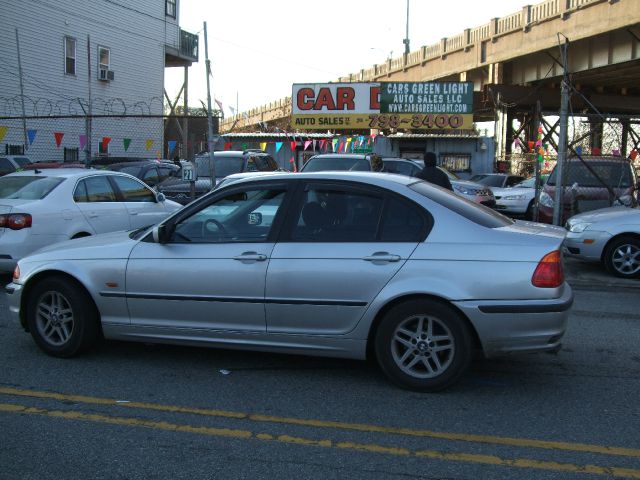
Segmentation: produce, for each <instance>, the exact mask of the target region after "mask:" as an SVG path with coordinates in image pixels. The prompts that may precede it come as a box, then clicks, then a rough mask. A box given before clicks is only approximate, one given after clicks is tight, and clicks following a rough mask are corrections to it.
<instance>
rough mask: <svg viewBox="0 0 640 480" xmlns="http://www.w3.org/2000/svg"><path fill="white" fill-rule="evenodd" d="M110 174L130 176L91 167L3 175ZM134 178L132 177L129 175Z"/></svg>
mask: <svg viewBox="0 0 640 480" xmlns="http://www.w3.org/2000/svg"><path fill="white" fill-rule="evenodd" d="M107 173H108V174H110V175H124V176H127V177H131V175H128V174H126V173H121V172H114V171H111V170H102V169H100V170H98V169H93V168H46V169H42V170H37V169H36V170H23V171H20V172H13V173H10V174H8V175H5V177H9V176H11V177H30V176H36V175H37V176H40V177H64V178H76V177H83V176H86V175H92V174H93V175H95V174H107ZM131 178H134V177H131Z"/></svg>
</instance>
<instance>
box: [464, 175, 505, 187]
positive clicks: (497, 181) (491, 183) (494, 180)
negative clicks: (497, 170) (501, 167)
mask: <svg viewBox="0 0 640 480" xmlns="http://www.w3.org/2000/svg"><path fill="white" fill-rule="evenodd" d="M471 181H472V182H476V183H480V184H482V185H486V186H487V187H501V186H502V184H503V183H504V177H503V176H501V175H474V176H473V177H471Z"/></svg>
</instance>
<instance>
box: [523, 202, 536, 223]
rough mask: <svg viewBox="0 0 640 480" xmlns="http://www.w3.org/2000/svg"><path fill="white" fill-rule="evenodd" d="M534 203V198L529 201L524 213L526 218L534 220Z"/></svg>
mask: <svg viewBox="0 0 640 480" xmlns="http://www.w3.org/2000/svg"><path fill="white" fill-rule="evenodd" d="M534 203H535V201H534V200H531V201H530V202H529V205H528V206H527V211H526V212H525V213H524V219H525V220H533V204H534Z"/></svg>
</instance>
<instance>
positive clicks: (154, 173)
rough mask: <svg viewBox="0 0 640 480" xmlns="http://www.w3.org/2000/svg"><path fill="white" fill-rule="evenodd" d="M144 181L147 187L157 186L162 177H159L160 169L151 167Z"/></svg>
mask: <svg viewBox="0 0 640 480" xmlns="http://www.w3.org/2000/svg"><path fill="white" fill-rule="evenodd" d="M142 181H143V182H144V183H146V184H147V185H151V186H153V185H155V184H157V183H158V182H159V181H160V176H159V175H158V169H157V168H156V167H151V168H150V169H149V170H147V171H146V172H145V174H144V175H143V176H142Z"/></svg>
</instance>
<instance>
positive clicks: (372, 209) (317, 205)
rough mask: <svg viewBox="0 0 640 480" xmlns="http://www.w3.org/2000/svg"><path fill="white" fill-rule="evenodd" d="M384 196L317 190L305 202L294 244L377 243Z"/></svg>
mask: <svg viewBox="0 0 640 480" xmlns="http://www.w3.org/2000/svg"><path fill="white" fill-rule="evenodd" d="M383 204H384V197H383V196H382V195H378V194H376V193H370V192H364V191H356V190H349V189H344V190H343V189H340V188H338V187H317V188H310V189H308V190H307V191H306V192H305V194H304V198H303V201H302V208H301V209H300V211H299V214H298V220H297V222H296V223H295V225H294V228H293V231H292V234H291V240H292V241H294V242H374V241H376V235H377V231H378V226H379V224H380V219H381V215H382V207H383Z"/></svg>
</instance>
